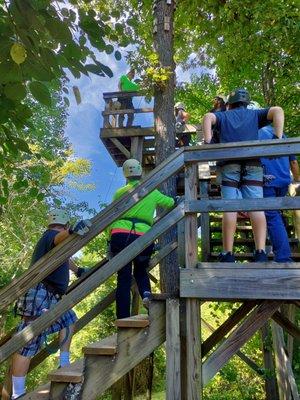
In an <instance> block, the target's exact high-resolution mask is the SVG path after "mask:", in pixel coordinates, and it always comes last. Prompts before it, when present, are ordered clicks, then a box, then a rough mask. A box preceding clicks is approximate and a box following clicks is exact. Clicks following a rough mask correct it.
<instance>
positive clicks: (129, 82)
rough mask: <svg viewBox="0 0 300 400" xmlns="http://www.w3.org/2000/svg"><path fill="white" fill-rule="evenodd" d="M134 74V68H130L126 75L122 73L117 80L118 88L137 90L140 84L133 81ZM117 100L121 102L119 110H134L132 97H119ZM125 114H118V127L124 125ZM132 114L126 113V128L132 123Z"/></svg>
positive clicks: (123, 90)
mask: <svg viewBox="0 0 300 400" xmlns="http://www.w3.org/2000/svg"><path fill="white" fill-rule="evenodd" d="M134 76H135V70H134V69H131V70H130V71H129V72H128V73H127V74H126V75H122V76H121V77H120V80H119V85H118V87H119V90H120V91H121V92H137V91H138V90H140V85H138V84H137V83H135V82H133V78H134ZM118 102H119V103H120V104H121V107H120V109H121V110H134V106H133V102H132V97H119V98H118ZM124 119H125V114H120V115H119V118H118V126H119V128H123V126H124ZM133 119H134V114H127V124H126V128H129V127H130V126H132V124H133Z"/></svg>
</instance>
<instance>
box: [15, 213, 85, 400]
mask: <svg viewBox="0 0 300 400" xmlns="http://www.w3.org/2000/svg"><path fill="white" fill-rule="evenodd" d="M90 226H91V222H90V221H89V220H82V221H79V222H77V223H76V224H75V225H74V227H73V228H71V227H70V226H69V216H68V214H67V213H66V212H65V211H64V210H61V209H55V210H52V211H51V212H50V213H49V218H48V229H47V230H46V231H45V232H44V233H43V235H42V237H41V238H40V240H39V241H38V242H37V244H36V246H35V249H34V252H33V255H32V259H31V265H33V264H34V263H35V262H37V261H38V260H39V259H40V258H42V257H43V256H44V255H45V254H47V253H48V252H49V251H50V250H52V249H53V248H54V247H55V246H57V245H58V244H60V243H62V242H63V241H64V240H65V239H66V238H67V237H69V236H70V235H71V234H72V233H76V234H78V235H80V236H82V235H85V234H86V233H87V232H88V231H89V227H90ZM70 269H71V270H72V271H73V272H74V273H75V274H76V276H77V277H80V276H81V275H82V274H83V273H85V271H86V270H85V268H80V267H77V265H76V264H75V263H74V262H73V261H72V260H71V259H69V260H66V261H65V262H64V263H63V264H61V265H60V266H59V267H58V268H57V269H56V270H55V271H53V272H52V273H51V274H49V275H48V276H47V277H46V278H44V279H43V281H42V282H41V283H39V284H38V285H36V286H35V287H33V288H31V289H29V290H28V292H26V293H25V294H24V295H23V296H21V297H20V298H19V299H18V301H17V303H16V307H15V309H16V314H18V315H20V316H21V317H22V321H21V323H20V324H19V325H18V328H17V331H18V332H20V331H22V330H23V329H24V328H26V327H27V326H28V325H30V324H31V323H32V322H33V321H34V320H36V319H37V318H38V317H39V316H41V315H42V314H43V313H45V312H46V311H48V310H49V309H50V308H52V307H54V306H55V304H57V302H58V301H59V300H60V299H61V297H62V296H63V295H64V294H65V293H66V290H67V288H68V284H69V270H70ZM76 320H77V317H76V314H75V312H74V311H73V310H69V311H67V312H66V313H64V314H63V315H61V316H60V318H59V319H58V320H57V321H56V322H55V323H54V324H52V325H51V326H50V327H49V328H47V330H46V331H44V332H42V333H41V334H40V335H38V336H37V337H35V338H34V339H32V340H31V341H30V342H28V343H27V344H26V346H25V347H23V348H21V349H20V350H19V352H18V353H15V354H14V355H13V359H12V399H17V398H18V397H20V396H22V395H23V394H24V393H25V379H26V374H27V372H28V369H29V366H30V360H31V358H32V357H33V356H35V355H36V354H37V352H38V351H39V350H40V348H41V346H42V345H43V344H44V343H45V344H46V338H47V335H50V334H52V333H55V332H59V343H60V346H59V348H60V358H59V366H60V367H64V366H67V365H69V364H70V345H71V339H72V334H73V327H74V323H75V322H76Z"/></svg>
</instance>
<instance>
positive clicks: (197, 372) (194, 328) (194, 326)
mask: <svg viewBox="0 0 300 400" xmlns="http://www.w3.org/2000/svg"><path fill="white" fill-rule="evenodd" d="M197 185H198V169H197V165H195V164H193V165H188V166H187V167H186V169H185V198H186V199H195V198H197ZM197 262H198V224H197V214H192V215H188V216H186V217H185V266H186V268H196V267H197ZM200 321H201V317H200V301H199V300H198V299H187V300H186V332H185V333H186V386H185V387H182V388H181V391H182V393H183V395H182V398H183V399H188V400H189V399H193V400H201V399H202V379H201V377H202V371H201V359H202V358H201V337H200V329H201V325H200V324H201V322H200Z"/></svg>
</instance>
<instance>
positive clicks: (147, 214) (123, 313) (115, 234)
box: [109, 159, 175, 318]
mask: <svg viewBox="0 0 300 400" xmlns="http://www.w3.org/2000/svg"><path fill="white" fill-rule="evenodd" d="M123 174H124V177H125V178H126V179H127V184H126V185H125V186H123V187H121V188H120V189H118V190H117V191H116V193H115V195H114V197H113V200H116V199H119V198H120V197H122V196H124V195H125V194H126V193H128V192H129V191H130V190H132V189H133V188H135V187H136V186H137V185H138V184H139V182H140V180H141V177H142V167H141V164H140V163H139V161H137V160H135V159H129V160H126V161H125V163H124V164H123ZM174 204H175V200H174V199H173V198H172V197H169V196H166V195H164V194H162V193H161V192H160V191H159V190H157V189H155V190H153V191H152V192H151V193H150V194H148V195H147V196H145V197H144V198H143V199H142V200H141V201H139V202H138V203H137V204H136V205H135V206H134V207H132V208H131V209H130V210H129V211H127V212H126V213H125V214H124V215H122V217H121V218H119V219H118V220H116V221H115V222H113V223H112V224H111V225H110V227H109V236H110V255H111V256H112V257H113V256H115V255H116V254H118V253H120V252H121V251H122V250H123V249H125V248H126V247H127V246H129V245H130V244H131V243H133V242H134V241H135V240H136V239H138V238H139V237H140V236H141V235H144V234H145V233H146V232H147V231H148V230H149V229H151V226H152V225H153V218H154V214H155V210H156V208H157V207H163V208H166V209H169V208H172V207H173V206H174ZM153 247H154V245H153V244H151V245H150V246H148V247H147V248H146V249H145V250H143V251H142V252H141V253H140V254H139V255H138V256H137V257H136V258H135V259H134V260H133V264H134V272H133V275H134V278H135V280H136V283H137V286H138V289H139V293H140V296H141V298H142V299H143V303H144V305H145V306H147V303H148V301H149V296H150V294H151V286H150V279H149V276H148V274H147V268H148V266H149V261H150V257H151V254H152V252H153ZM131 270H132V262H130V263H129V264H127V265H125V266H124V267H123V268H122V269H121V270H120V271H118V278H117V292H116V314H117V318H127V317H129V316H130V288H131V280H132V273H131Z"/></svg>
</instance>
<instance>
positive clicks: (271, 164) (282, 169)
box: [258, 125, 299, 262]
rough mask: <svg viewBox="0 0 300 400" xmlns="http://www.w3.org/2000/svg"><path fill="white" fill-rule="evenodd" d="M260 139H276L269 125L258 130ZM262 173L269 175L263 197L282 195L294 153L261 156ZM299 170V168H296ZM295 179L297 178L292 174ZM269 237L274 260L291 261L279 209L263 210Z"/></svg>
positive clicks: (293, 161)
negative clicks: (267, 156) (279, 155)
mask: <svg viewBox="0 0 300 400" xmlns="http://www.w3.org/2000/svg"><path fill="white" fill-rule="evenodd" d="M258 136H259V139H260V140H268V139H276V136H275V134H274V129H273V127H272V126H271V125H268V126H265V127H264V128H261V129H260V130H259V131H258ZM261 163H262V166H263V170H264V174H265V175H266V176H268V177H269V179H268V180H267V181H266V183H265V184H264V187H263V191H264V197H284V196H286V195H287V193H288V188H289V185H290V183H291V182H292V179H291V171H292V173H295V170H297V168H295V167H294V164H298V162H297V158H296V157H295V156H294V155H291V156H284V157H272V158H261ZM298 170H299V169H298ZM294 179H295V181H296V180H297V179H299V177H298V175H294ZM265 215H266V219H267V228H268V233H269V237H270V240H271V243H272V246H273V252H274V256H275V257H274V259H275V261H276V262H292V261H293V260H292V255H291V249H290V244H289V238H288V234H287V231H286V229H285V225H284V221H283V218H282V213H281V211H280V210H267V211H265Z"/></svg>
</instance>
